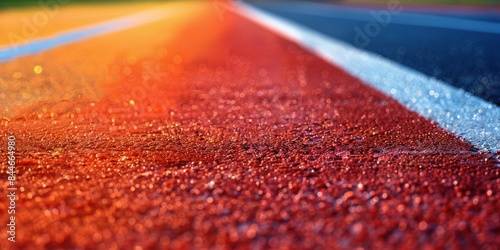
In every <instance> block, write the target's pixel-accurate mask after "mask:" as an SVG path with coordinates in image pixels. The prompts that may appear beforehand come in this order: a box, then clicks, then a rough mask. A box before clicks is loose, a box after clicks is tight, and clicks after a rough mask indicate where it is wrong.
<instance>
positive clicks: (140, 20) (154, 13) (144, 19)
mask: <svg viewBox="0 0 500 250" xmlns="http://www.w3.org/2000/svg"><path fill="white" fill-rule="evenodd" d="M169 14H170V13H168V12H165V10H158V9H155V10H149V11H145V12H141V13H136V14H132V15H128V16H125V17H120V18H116V19H112V20H110V21H105V22H102V23H98V24H94V25H91V26H86V27H83V28H80V29H77V30H71V31H66V32H64V33H62V34H60V35H57V36H54V37H49V38H44V39H38V40H33V41H30V42H28V43H26V44H20V45H19V44H15V45H12V46H9V47H4V48H0V62H5V61H11V60H14V59H16V58H18V57H21V56H27V55H34V54H38V53H41V52H44V51H47V50H50V49H53V48H55V47H58V46H62V45H66V44H70V43H74V42H78V41H81V40H84V39H88V38H91V37H95V36H99V35H103V34H106V33H110V32H115V31H120V30H124V29H128V28H132V27H135V26H139V25H142V24H146V23H150V22H154V21H157V20H159V19H163V18H165V17H167V16H169Z"/></svg>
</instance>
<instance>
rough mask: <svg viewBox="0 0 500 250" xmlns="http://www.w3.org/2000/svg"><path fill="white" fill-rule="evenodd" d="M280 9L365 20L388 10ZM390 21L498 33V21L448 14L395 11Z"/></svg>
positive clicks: (300, 6)
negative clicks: (373, 14)
mask: <svg viewBox="0 0 500 250" xmlns="http://www.w3.org/2000/svg"><path fill="white" fill-rule="evenodd" d="M281 10H282V11H286V12H293V13H299V14H303V15H311V16H323V17H329V18H341V19H347V20H355V21H365V22H369V21H373V20H374V17H373V16H372V13H378V12H379V11H386V12H388V10H370V9H363V8H356V7H347V6H339V5H335V8H331V7H329V6H328V5H324V4H304V3H296V4H289V5H287V6H286V8H281ZM390 23H394V24H402V25H410V26H420V27H430V28H442V29H451V30H463V31H473V32H482V33H492V34H500V24H499V23H495V22H488V21H479V20H471V19H464V18H457V17H450V16H438V15H429V14H417V13H406V12H399V13H397V15H395V14H391V20H390Z"/></svg>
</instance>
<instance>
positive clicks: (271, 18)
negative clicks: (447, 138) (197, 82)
mask: <svg viewBox="0 0 500 250" xmlns="http://www.w3.org/2000/svg"><path fill="white" fill-rule="evenodd" d="M237 6H238V7H239V8H236V11H237V12H238V13H239V14H240V15H242V16H244V17H246V18H248V19H250V20H252V21H254V22H256V23H257V24H260V25H262V26H264V27H265V28H267V29H270V30H272V31H274V32H276V33H277V34H280V35H282V36H283V37H285V38H287V39H289V40H291V41H294V42H296V43H299V44H301V45H302V46H304V47H305V48H306V49H308V50H309V51H311V52H313V53H314V54H316V55H318V56H320V57H321V58H323V59H325V60H326V61H328V62H330V63H332V64H334V65H335V66H338V67H340V68H342V69H344V70H345V71H346V72H348V73H350V74H351V75H353V76H355V77H357V78H359V79H360V80H362V81H363V82H364V83H366V84H368V85H370V86H372V87H374V88H376V89H377V90H379V91H381V92H383V93H385V94H387V95H389V96H391V97H392V98H394V99H396V100H397V101H399V102H400V103H401V104H403V105H404V106H406V107H407V108H408V109H410V110H412V111H414V112H417V113H419V114H420V115H422V116H423V117H426V118H428V119H431V120H433V121H435V122H437V124H439V125H440V126H441V127H442V128H444V129H445V130H447V131H449V132H451V133H453V134H455V135H458V136H460V137H462V138H464V139H466V140H467V141H469V142H470V143H471V144H472V145H474V146H475V147H477V148H479V149H481V150H486V151H491V152H496V151H498V150H499V149H500V107H498V106H496V105H494V104H491V103H489V102H486V101H484V100H482V99H480V98H478V97H476V96H473V95H472V94H470V93H468V92H465V91H463V90H461V89H457V88H455V87H452V86H449V85H447V84H446V83H444V82H442V81H440V80H437V79H434V78H431V77H429V76H426V75H424V74H422V73H420V72H417V71H415V70H413V69H411V68H408V67H405V66H402V65H399V64H397V63H395V62H393V61H391V60H388V59H386V58H383V57H381V56H379V55H377V54H374V53H370V52H367V51H363V50H360V49H358V48H355V47H353V46H351V45H349V44H346V43H343V42H341V41H338V40H336V39H334V38H331V37H328V36H326V35H323V34H321V33H319V32H316V31H314V30H312V29H309V28H307V27H304V26H302V25H300V24H297V23H293V22H292V21H288V20H286V19H284V18H281V17H278V16H275V15H273V14H271V13H267V12H265V11H263V10H259V9H257V8H254V7H252V6H250V5H248V4H244V3H241V2H239V3H237ZM414 93H417V94H414Z"/></svg>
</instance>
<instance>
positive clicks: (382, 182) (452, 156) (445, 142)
mask: <svg viewBox="0 0 500 250" xmlns="http://www.w3.org/2000/svg"><path fill="white" fill-rule="evenodd" d="M209 12H210V13H209ZM212 12H213V10H207V13H206V15H200V16H199V17H198V19H197V20H194V21H193V22H191V23H190V24H189V25H188V27H185V29H184V30H185V31H184V32H185V33H184V34H181V35H180V36H179V37H181V38H187V37H192V38H191V39H188V40H180V39H179V40H177V41H175V42H172V43H168V44H164V46H163V48H164V49H165V50H167V51H168V54H167V56H165V57H163V58H153V59H152V58H139V59H138V62H141V60H154V63H155V65H156V67H157V68H158V69H162V70H161V71H162V73H161V74H162V75H161V81H153V82H148V81H146V85H144V86H145V87H144V89H142V90H141V91H142V92H140V93H139V92H137V93H135V91H138V90H137V89H136V87H135V86H137V84H136V82H135V80H134V79H139V78H141V76H142V75H144V73H145V72H143V71H144V69H143V68H141V67H134V66H133V65H132V66H131V65H124V61H127V60H125V58H121V59H120V58H119V60H116V64H114V65H108V66H109V68H113V67H114V66H117V67H118V68H123V67H129V66H130V68H131V70H132V71H131V72H132V73H131V74H130V75H128V76H126V77H125V76H123V77H121V78H120V79H118V80H117V81H116V82H107V83H105V84H104V85H103V86H102V88H103V89H105V94H104V95H102V98H101V99H100V100H99V101H97V102H95V103H93V104H92V105H90V104H89V103H86V102H85V101H84V100H80V101H71V102H63V103H58V104H57V105H55V106H52V104H50V103H49V104H47V105H46V106H44V107H46V108H47V109H49V111H50V112H52V113H53V114H52V117H50V116H48V115H46V116H45V117H44V116H43V115H42V116H37V115H35V113H34V114H33V115H32V116H31V111H29V113H26V114H21V115H19V116H18V117H17V118H14V119H11V121H10V122H7V121H5V120H4V121H3V122H2V131H4V132H3V133H4V134H10V133H13V134H15V135H16V136H17V138H18V145H19V146H18V147H19V150H20V156H21V157H20V158H21V160H20V161H19V162H18V170H19V174H18V177H19V183H20V184H19V185H21V186H22V187H23V188H24V189H23V190H21V191H22V192H20V197H19V205H18V207H19V214H18V220H19V227H18V240H17V242H16V243H15V244H9V243H7V241H4V239H2V241H1V246H0V248H1V249H9V248H10V249H40V248H50V249H55V248H57V247H59V246H60V247H63V248H84V249H94V248H95V247H94V246H95V245H97V246H98V248H99V249H113V248H121V249H128V248H130V247H132V246H141V247H142V249H154V248H173V249H185V248H189V247H199V248H205V247H208V248H214V249H223V248H242V249H246V248H251V247H257V248H316V247H320V248H327V249H331V248H342V249H354V248H356V247H363V248H380V249H387V248H393V249H409V248H418V249H422V248H436V249H441V248H444V247H446V248H453V249H460V248H462V249H473V248H475V249H478V248H482V249H498V246H499V245H500V238H499V237H498V235H499V234H500V215H499V212H498V211H499V210H498V208H499V207H500V194H499V191H500V190H499V184H500V179H499V176H500V169H499V168H496V167H494V161H495V160H494V159H493V158H490V156H489V155H487V154H484V153H478V152H477V151H476V150H474V149H473V148H472V146H471V145H469V144H468V143H466V142H464V141H463V140H461V139H459V138H457V137H456V136H454V135H451V134H449V133H447V132H445V131H444V130H442V129H441V128H439V127H438V126H437V125H435V124H433V123H432V122H430V121H428V120H425V119H424V118H422V117H420V116H418V115H417V114H415V113H412V112H410V111H408V110H407V109H405V108H404V107H402V106H401V105H399V104H398V103H397V102H395V101H393V100H391V99H390V98H389V97H387V96H385V95H383V94H381V93H379V92H377V91H375V90H373V89H371V88H369V87H367V86H366V85H364V84H362V83H360V82H359V81H358V80H356V79H355V78H353V77H351V76H349V75H347V74H346V73H344V72H342V71H341V70H339V69H337V68H335V67H333V66H331V65H329V64H327V63H326V62H324V61H322V60H321V59H318V58H317V57H315V56H313V55H311V54H309V53H307V52H306V51H304V50H303V49H301V48H300V47H299V46H297V45H295V44H292V43H290V42H288V41H285V40H284V39H282V38H280V37H277V36H276V35H274V34H272V33H270V32H267V31H266V30H263V29H262V28H260V27H259V26H257V25H255V24H253V23H251V22H250V21H247V20H245V19H243V18H240V17H238V16H235V15H232V14H229V13H226V15H225V17H224V20H223V21H219V20H218V19H217V16H216V15H215V14H214V13H212ZM207 27H211V30H210V32H211V34H216V35H217V36H215V35H214V36H212V38H210V39H208V38H207V39H197V37H193V36H192V34H203V32H206V30H207ZM190 35H191V36H190ZM205 37H209V36H205ZM158 50H161V48H158ZM174 55H179V56H180V57H178V56H177V57H176V56H174ZM122 59H123V60H122ZM137 65H139V64H137ZM115 68H116V67H115ZM134 77H135V78H134ZM131 100H133V101H131ZM40 105H42V104H40ZM39 107H43V106H39ZM27 112H28V111H27ZM50 112H47V114H49V113H50ZM2 138H3V140H4V141H2V144H3V145H6V142H5V137H2ZM2 150H3V148H2ZM1 178H2V179H6V178H7V177H6V174H2V176H1ZM6 204H7V201H6V197H5V196H3V195H2V196H1V197H0V210H1V211H6V206H5V205H6ZM0 218H1V221H6V220H7V217H6V215H5V213H2V214H1V216H0ZM2 231H5V230H2ZM5 237H6V236H5ZM136 249H141V248H136Z"/></svg>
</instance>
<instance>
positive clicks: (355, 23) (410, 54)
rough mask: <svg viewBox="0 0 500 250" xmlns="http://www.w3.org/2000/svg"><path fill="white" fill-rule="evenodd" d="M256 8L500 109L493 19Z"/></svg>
mask: <svg viewBox="0 0 500 250" xmlns="http://www.w3.org/2000/svg"><path fill="white" fill-rule="evenodd" d="M252 4H253V5H254V6H255V7H258V8H260V9H262V10H265V11H269V12H271V13H273V14H276V15H279V16H281V17H284V18H287V19H289V20H291V21H294V22H297V23H300V24H302V25H305V26H307V27H309V28H312V29H314V30H316V31H319V32H321V33H323V34H326V35H328V36H330V37H334V38H336V39H338V40H341V41H344V42H346V43H349V44H351V45H354V46H356V47H358V48H362V49H364V50H367V51H371V52H374V53H376V54H379V55H382V56H384V57H386V58H388V59H391V60H393V61H395V62H398V63H400V64H402V65H405V66H408V67H410V68H413V69H415V70H417V71H420V72H422V73H424V74H426V75H428V76H431V77H434V78H437V79H439V80H442V81H444V82H446V83H448V84H450V85H453V86H455V87H459V88H462V89H464V90H466V91H468V92H470V93H472V94H474V95H476V96H478V97H480V98H483V99H484V100H487V101H489V102H492V103H495V104H496V105H500V22H498V21H499V19H498V16H495V14H492V13H487V14H486V15H483V16H481V15H477V14H476V13H473V14H472V13H451V14H450V13H446V15H437V14H436V12H432V13H415V12H410V11H409V9H410V8H409V7H407V8H405V7H406V6H404V5H401V6H396V7H397V9H394V11H393V12H390V11H389V9H388V8H387V6H386V5H381V8H380V9H368V8H357V7H347V6H340V5H333V4H320V3H306V2H293V3H285V2H275V3H261V2H259V3H252ZM397 10H401V11H400V12H398V11H397ZM381 11H382V12H381ZM383 13H385V15H384V14H383ZM387 14H390V16H388V15H387Z"/></svg>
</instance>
